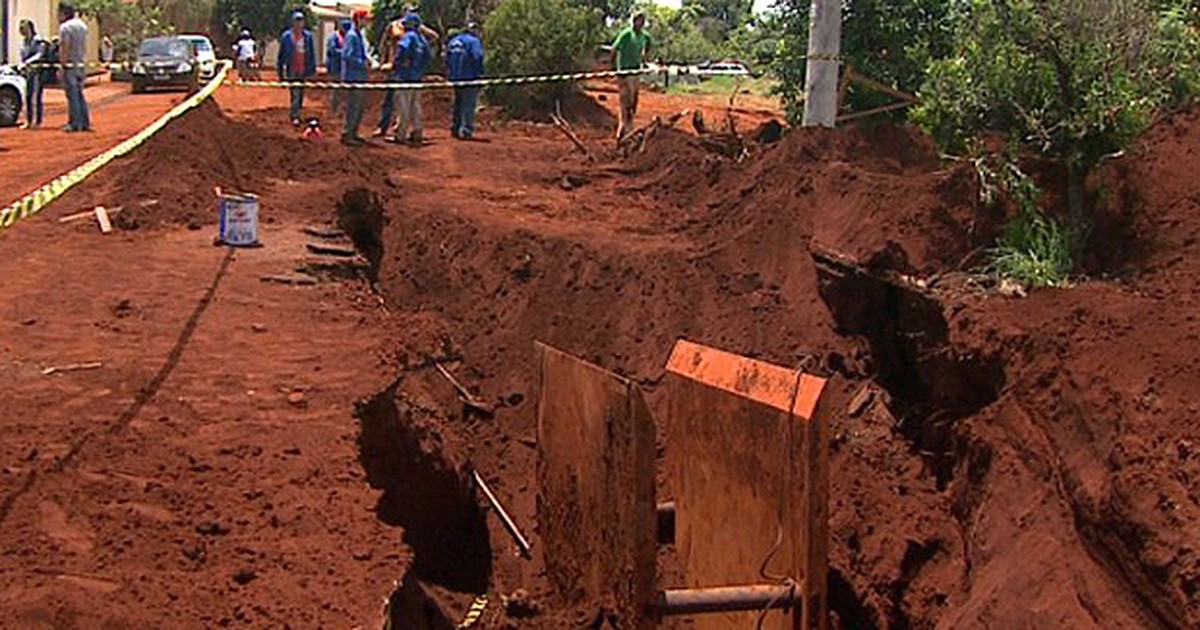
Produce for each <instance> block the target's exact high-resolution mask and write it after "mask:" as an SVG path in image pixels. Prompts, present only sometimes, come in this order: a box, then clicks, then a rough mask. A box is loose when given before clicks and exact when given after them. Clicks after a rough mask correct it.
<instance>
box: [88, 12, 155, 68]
mask: <svg viewBox="0 0 1200 630" xmlns="http://www.w3.org/2000/svg"><path fill="white" fill-rule="evenodd" d="M76 8H78V9H79V11H80V13H82V14H84V15H87V16H90V17H92V18H94V19H95V20H96V26H97V27H98V28H99V30H100V33H101V34H105V35H109V36H111V37H112V40H113V53H114V55H115V57H116V59H120V60H128V59H132V58H133V57H135V56H136V55H137V49H138V46H140V45H141V42H142V40H143V39H146V38H148V37H154V36H157V35H167V34H169V33H172V32H174V28H173V27H172V26H171V24H169V23H168V22H166V21H165V20H163V19H162V8H160V7H159V6H157V5H156V4H149V3H130V2H123V1H122V0H79V1H78V2H77V3H76Z"/></svg>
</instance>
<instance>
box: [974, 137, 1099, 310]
mask: <svg viewBox="0 0 1200 630" xmlns="http://www.w3.org/2000/svg"><path fill="white" fill-rule="evenodd" d="M974 163H975V168H976V171H977V172H978V173H979V181H980V196H981V198H982V199H981V200H982V201H983V202H984V203H987V204H993V203H999V202H1000V201H1001V200H1002V199H1004V200H1007V201H1009V202H1011V203H1012V205H1013V206H1015V207H1016V218H1014V219H1013V220H1012V221H1011V222H1009V224H1008V225H1007V226H1006V227H1005V229H1004V233H1003V234H1002V235H1001V236H1000V239H999V241H998V242H997V244H996V248H995V249H994V250H992V262H991V271H992V272H993V273H995V274H996V275H998V276H1000V277H1001V278H1009V279H1013V280H1016V281H1018V282H1021V283H1024V284H1028V285H1030V286H1035V287H1046V286H1066V285H1067V284H1068V282H1069V280H1070V275H1071V272H1072V271H1073V270H1074V267H1075V263H1074V254H1075V252H1076V250H1077V248H1078V245H1079V243H1080V241H1081V240H1082V239H1081V238H1080V235H1081V231H1080V230H1078V229H1076V228H1073V227H1070V226H1067V225H1065V224H1064V223H1063V222H1061V221H1057V220H1055V219H1052V218H1050V217H1047V216H1046V215H1045V214H1043V213H1042V211H1041V208H1040V207H1039V200H1040V198H1041V196H1042V191H1041V189H1040V188H1038V186H1037V184H1035V183H1034V181H1033V179H1032V178H1030V177H1029V176H1028V175H1027V174H1025V173H1024V172H1023V171H1022V170H1021V169H1020V167H1019V166H1017V164H1016V161H1015V158H1013V157H1011V156H1001V157H999V158H994V159H993V158H978V159H976V160H974Z"/></svg>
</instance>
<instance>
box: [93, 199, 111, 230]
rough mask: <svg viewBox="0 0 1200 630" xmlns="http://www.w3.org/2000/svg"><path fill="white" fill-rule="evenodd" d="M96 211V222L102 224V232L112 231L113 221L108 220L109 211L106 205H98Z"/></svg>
mask: <svg viewBox="0 0 1200 630" xmlns="http://www.w3.org/2000/svg"><path fill="white" fill-rule="evenodd" d="M94 212H95V213H96V223H97V224H98V225H99V226H100V233H101V234H108V233H109V232H112V229H113V228H112V221H109V220H108V211H107V210H105V209H104V206H96V209H95V211H94Z"/></svg>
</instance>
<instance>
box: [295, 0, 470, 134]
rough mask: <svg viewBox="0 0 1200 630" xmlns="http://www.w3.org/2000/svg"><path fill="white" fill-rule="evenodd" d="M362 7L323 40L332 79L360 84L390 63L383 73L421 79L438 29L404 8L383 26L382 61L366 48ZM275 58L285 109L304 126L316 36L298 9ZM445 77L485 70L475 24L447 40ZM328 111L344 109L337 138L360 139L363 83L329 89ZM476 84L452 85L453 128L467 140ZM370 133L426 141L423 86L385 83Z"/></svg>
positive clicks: (462, 78)
mask: <svg viewBox="0 0 1200 630" xmlns="http://www.w3.org/2000/svg"><path fill="white" fill-rule="evenodd" d="M369 17H370V16H369V13H368V12H367V11H363V10H358V11H355V12H354V13H353V14H352V16H351V19H349V20H345V21H343V22H341V23H339V24H338V26H337V30H336V31H335V32H334V33H332V34H330V35H329V38H328V39H327V40H326V42H325V70H326V72H327V73H328V75H329V76H330V78H331V79H334V80H336V81H340V82H342V83H347V84H356V83H366V82H367V80H368V76H369V73H370V70H371V69H372V68H374V67H382V68H383V69H385V70H389V80H390V81H393V82H397V83H421V82H422V81H423V80H424V79H425V73H426V71H427V70H428V68H429V64H430V61H431V60H432V59H433V49H434V47H435V46H436V45H437V44H438V42H439V41H440V39H441V37H440V35H439V34H438V33H437V31H435V30H433V29H432V28H430V27H428V26H426V25H425V24H423V23H422V22H421V16H420V14H419V13H417V11H416V10H415V9H414V8H412V7H409V8H408V9H407V10H406V12H405V14H404V16H403V17H401V18H400V19H398V20H396V21H394V22H392V23H391V24H389V25H388V26H387V28H386V29H385V30H384V38H383V42H382V45H381V46H380V53H381V54H380V57H382V58H383V59H384V60H387V61H385V62H384V63H382V64H381V63H380V62H379V61H377V60H376V58H375V56H374V55H372V54H371V50H370V47H369V46H368V44H367V38H366V35H365V33H364V32H363V28H364V25H365V23H366V21H367V20H368V19H369ZM279 42H280V46H279V57H278V60H277V62H276V70H277V72H278V73H279V77H280V78H281V79H282V80H284V81H287V82H289V83H292V84H293V85H291V86H290V87H289V91H290V93H291V105H290V107H289V110H288V115H289V116H290V118H291V121H292V124H293V125H295V126H296V127H300V126H301V125H302V122H303V120H302V116H303V109H304V91H305V90H304V83H305V82H306V81H308V80H309V79H311V78H312V77H313V76H314V75H315V74H316V69H317V64H316V54H315V51H316V49H315V46H316V43H315V41H314V38H313V33H312V31H311V30H309V29H308V28H307V27H306V18H305V16H304V13H303V12H301V11H297V12H296V13H294V14H293V15H292V26H291V27H290V28H289V29H288V30H286V31H284V32H283V33H282V34H281V35H280V37H279ZM444 48H445V51H444V52H445V60H446V70H447V74H448V78H449V79H450V80H451V81H471V80H475V79H479V78H481V77H483V73H484V51H483V41H482V39H480V35H479V26H478V25H477V24H474V23H471V24H468V25H467V27H466V28H465V29H464V30H463V32H461V33H459V34H458V35H456V36H454V37H453V38H451V39H450V41H448V42H446V45H445V47H444ZM332 92H333V95H332V96H331V105H332V109H333V111H334V113H336V114H341V113H342V109H345V113H344V116H345V123H344V126H343V131H342V142H343V143H345V144H348V145H351V146H358V145H362V144H363V143H365V142H366V141H365V140H364V139H363V138H362V137H361V136H360V135H359V128H360V127H361V126H362V118H363V113H364V111H363V110H364V108H365V105H366V91H365V90H363V89H353V88H348V89H347V88H340V89H334V90H332ZM478 99H479V88H478V87H467V86H463V87H456V88H455V92H454V115H453V120H452V122H451V134H452V135H453V136H454V137H455V138H459V139H462V140H469V139H471V138H472V137H473V136H474V134H475V111H476V109H477V106H478ZM375 135H376V136H383V137H385V138H387V139H389V140H391V141H393V142H398V143H409V144H420V143H422V142H423V141H424V116H423V112H422V109H421V90H419V89H391V90H387V91H386V92H385V93H384V98H383V107H382V115H381V117H380V121H379V127H378V130H377V131H376V133H375Z"/></svg>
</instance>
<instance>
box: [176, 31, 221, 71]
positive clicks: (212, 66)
mask: <svg viewBox="0 0 1200 630" xmlns="http://www.w3.org/2000/svg"><path fill="white" fill-rule="evenodd" d="M179 38H180V39H184V40H187V42H188V43H189V44H191V45H192V50H194V51H195V54H196V63H197V64H198V65H199V66H200V78H201V79H211V78H213V77H214V76H215V75H216V74H217V51H216V50H215V49H214V48H213V45H212V40H210V39H208V37H206V36H204V35H180V36H179Z"/></svg>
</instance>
